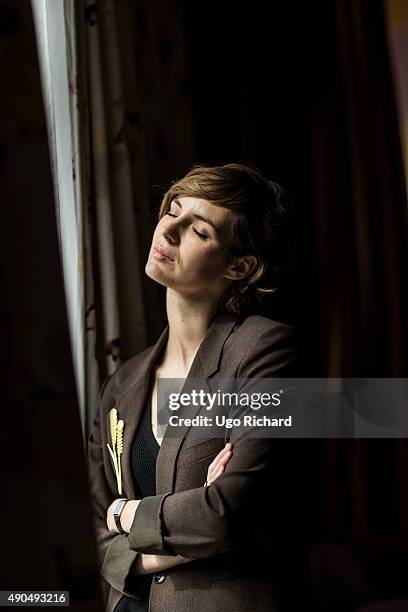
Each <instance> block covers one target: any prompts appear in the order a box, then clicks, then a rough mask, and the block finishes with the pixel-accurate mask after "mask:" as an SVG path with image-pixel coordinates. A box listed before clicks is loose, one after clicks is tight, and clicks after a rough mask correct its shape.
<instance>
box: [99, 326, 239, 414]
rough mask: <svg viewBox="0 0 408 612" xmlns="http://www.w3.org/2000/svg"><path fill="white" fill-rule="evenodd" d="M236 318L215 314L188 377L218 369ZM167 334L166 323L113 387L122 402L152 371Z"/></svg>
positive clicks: (118, 399)
mask: <svg viewBox="0 0 408 612" xmlns="http://www.w3.org/2000/svg"><path fill="white" fill-rule="evenodd" d="M237 319H238V317H237V316H234V315H231V314H219V315H216V316H215V317H214V319H213V320H212V322H211V325H210V327H209V328H208V331H207V333H206V335H205V336H204V338H203V340H202V342H201V344H200V346H199V349H198V351H197V353H196V356H195V358H194V360H193V363H192V365H191V368H190V371H189V373H188V375H187V378H199V377H204V378H209V377H210V376H211V375H212V374H214V372H216V371H217V370H218V366H219V362H220V358H221V351H222V348H223V346H224V343H225V341H226V339H227V338H228V336H229V334H230V333H231V331H232V329H233V327H234V325H235V323H236V322H237ZM168 335H169V326H168V325H167V326H166V327H165V329H164V330H163V331H162V333H161V334H160V337H159V338H158V340H157V342H156V343H155V344H154V345H153V346H152V347H151V348H150V349H149V350H148V352H147V354H146V356H145V358H144V359H143V360H141V361H140V363H139V364H138V366H137V367H136V368H135V369H134V370H133V372H132V373H131V374H130V375H129V376H128V377H127V378H125V380H124V381H122V382H121V383H120V385H118V387H116V388H113V389H112V392H111V393H112V395H113V397H114V398H115V399H116V400H117V401H118V402H120V403H121V402H122V401H123V399H124V398H125V397H126V396H127V395H128V394H129V393H132V395H133V393H134V391H135V387H138V386H139V384H140V382H141V379H142V378H145V377H146V376H149V375H150V374H151V371H152V369H153V366H154V364H155V363H156V361H157V358H158V356H159V354H160V352H161V351H162V349H163V347H164V345H165V343H166V342H167V338H168Z"/></svg>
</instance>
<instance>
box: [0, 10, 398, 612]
mask: <svg viewBox="0 0 408 612" xmlns="http://www.w3.org/2000/svg"><path fill="white" fill-rule="evenodd" d="M117 11H118V26H119V30H120V32H121V54H122V58H123V78H124V83H125V98H126V105H127V126H126V129H127V138H128V143H129V147H130V151H131V154H132V163H133V164H134V168H136V166H137V164H138V152H137V150H136V134H138V140H137V142H138V143H139V144H138V146H140V138H139V135H140V132H142V135H143V140H142V142H143V143H144V157H145V162H146V164H145V172H146V177H147V178H146V181H147V184H148V185H149V186H150V193H149V198H148V199H147V201H145V202H136V203H135V206H138V207H139V208H140V207H141V208H142V210H141V211H140V214H141V216H142V218H144V223H143V225H142V227H141V228H140V237H141V241H142V261H144V260H145V257H146V255H147V251H148V248H149V246H150V236H151V233H152V229H153V227H154V224H155V213H156V210H157V206H158V204H159V202H160V197H161V193H162V191H163V190H164V189H165V188H167V187H168V186H169V184H170V182H171V181H172V180H174V179H175V178H178V177H180V176H182V175H184V174H185V173H186V171H187V170H188V168H189V167H190V166H191V165H192V164H193V163H210V164H218V163H227V162H231V161H235V162H243V163H251V164H254V165H256V166H258V167H259V169H260V170H261V171H263V172H264V173H265V174H266V175H268V176H269V177H270V178H272V179H274V180H276V181H278V182H279V183H281V184H282V185H283V186H284V187H285V189H286V192H287V196H288V199H289V201H290V202H291V203H292V204H293V206H294V207H295V209H296V211H297V214H298V217H299V225H300V229H301V231H300V236H299V243H298V262H297V265H296V268H295V269H294V270H293V272H292V275H291V276H290V277H289V278H288V279H287V281H286V283H285V285H284V287H283V288H282V292H281V295H280V298H279V300H278V301H276V303H275V304H274V305H273V306H271V309H270V312H269V314H270V316H274V317H275V318H280V319H285V320H288V321H289V322H291V323H293V324H295V325H296V327H297V329H298V333H299V338H300V357H301V358H300V366H301V372H302V375H303V376H359V377H363V376H364V377H368V376H383V377H387V376H406V369H407V354H406V353H407V315H406V313H407V312H408V308H407V307H408V304H407V282H406V261H407V249H408V240H407V208H406V194H405V186H404V177H403V170H402V161H401V148H400V143H399V136H398V129H397V116H396V109H395V100H394V89H393V85H392V80H391V72H390V66H389V56H388V46H387V40H386V34H385V20H384V11H383V4H382V2H380V1H379V0H370V1H368V0H366V1H363V0H343V1H337V2H336V1H335V0H326V1H318V0H316V1H314V2H308V3H305V2H293V1H292V2H290V1H286V2H269V3H264V2H252V3H250V4H247V5H245V7H239V6H238V5H237V4H236V3H232V2H207V3H205V4H201V5H199V4H197V3H193V2H182V1H181V0H178V1H174V2H163V3H159V4H158V5H157V6H156V5H155V6H153V5H152V3H149V2H143V1H140V0H139V1H137V2H133V1H132V2H131V1H130V0H129V1H128V2H126V1H125V0H124V1H122V2H118V3H117ZM0 24H1V25H0V45H1V53H0V57H1V59H0V67H1V72H2V96H1V100H0V108H1V119H0V120H1V131H0V180H1V194H2V196H1V197H2V223H1V228H2V232H1V248H2V251H1V264H2V265H1V286H2V289H3V292H2V294H3V295H2V300H1V303H0V306H1V321H2V330H3V334H4V335H3V337H4V340H3V352H2V368H1V371H2V373H3V377H4V378H3V387H2V388H3V402H2V406H3V410H2V424H3V426H4V429H3V443H2V445H0V448H1V451H0V452H1V453H2V456H3V455H4V456H3V459H4V460H3V462H2V473H3V477H4V478H5V483H4V486H3V487H2V495H3V498H2V503H1V510H2V524H3V528H4V530H3V543H2V547H4V550H5V551H7V555H6V554H3V555H2V556H3V561H4V563H3V565H4V567H2V569H1V573H0V578H1V582H2V588H3V589H6V588H7V589H9V588H25V589H36V588H49V589H50V588H60V589H63V588H65V589H69V590H70V591H71V593H72V595H71V597H72V598H73V602H74V603H75V604H76V609H84V610H85V609H86V610H91V609H95V610H96V609H100V604H98V603H96V602H97V575H96V570H95V565H94V563H95V549H94V543H93V539H92V529H91V518H90V514H89V501H88V499H87V482H86V471H85V458H84V454H83V450H82V441H81V434H80V423H79V415H78V411H77V405H76V397H75V389H74V380H73V372H72V366H71V363H70V359H69V354H70V349H69V338H68V328H67V323H66V315H65V308H64V295H63V285H62V275H61V267H60V262H59V256H58V252H59V251H58V242H57V233H56V225H55V212H54V202H53V191H52V184H51V171H50V164H49V158H48V147H47V141H46V129H45V119H44V114H43V109H42V102H41V91H40V81H39V72H38V66H37V60H36V53H35V42H34V35H33V28H32V22H31V16H30V4H29V2H26V1H23V2H10V1H9V2H6V1H4V0H2V1H1V2H0ZM16 50H18V51H16ZM152 74H153V75H155V79H152V76H151V75H152ZM136 88H137V91H138V107H137V109H135V102H134V100H135V89H136ZM144 300H145V306H146V316H147V335H148V339H149V342H152V341H154V340H155V339H156V337H157V334H158V332H159V331H161V329H162V327H163V325H164V308H163V291H162V290H161V289H160V288H159V287H157V286H155V285H154V284H152V283H151V282H150V281H149V280H147V279H146V280H145V287H144ZM62 431H63V432H64V435H61V432H62ZM299 442H302V443H301V444H300V443H299V444H297V445H294V446H293V455H292V457H291V460H292V461H293V469H294V470H295V469H296V462H301V461H302V460H303V458H304V456H305V453H307V455H308V456H314V455H315V457H316V465H318V466H319V468H318V470H317V472H316V473H315V474H314V478H313V482H314V483H315V484H314V488H311V490H310V499H311V500H312V502H313V504H314V506H313V508H314V513H313V524H311V525H310V533H308V534H305V535H306V536H310V538H311V540H312V543H313V546H311V568H312V575H313V579H314V584H315V589H316V610H318V609H319V610H331V611H336V610H339V611H340V610H341V611H346V610H355V609H358V608H359V607H360V608H361V607H362V606H364V605H368V604H369V603H370V602H375V601H379V600H381V599H386V600H392V599H395V598H401V597H403V596H404V597H405V598H407V597H408V595H407V584H406V577H405V575H404V573H403V571H404V568H406V566H407V541H408V522H407V517H408V491H407V483H408V474H407V471H408V469H407V459H408V452H407V445H406V441H405V440H398V441H393V440H367V441H364V442H362V441H348V440H342V441H341V440H333V441H327V442H324V444H319V445H318V444H314V443H313V441H299ZM309 501H310V500H309ZM11 502H12V503H11ZM300 511H301V509H300ZM86 602H88V603H86ZM98 606H99V608H98ZM384 609H388V608H384ZM401 609H402V608H401Z"/></svg>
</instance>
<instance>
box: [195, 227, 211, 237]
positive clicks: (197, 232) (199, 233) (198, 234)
mask: <svg viewBox="0 0 408 612" xmlns="http://www.w3.org/2000/svg"><path fill="white" fill-rule="evenodd" d="M193 231H194V232H195V233H196V234H197V236H200V238H202V239H203V240H206V239H207V238H208V236H206V235H205V234H201V232H199V231H198V230H196V228H195V227H193Z"/></svg>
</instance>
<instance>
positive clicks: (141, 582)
mask: <svg viewBox="0 0 408 612" xmlns="http://www.w3.org/2000/svg"><path fill="white" fill-rule="evenodd" d="M113 376H114V375H111V376H110V377H108V379H106V380H105V382H104V383H103V385H102V387H101V392H100V401H99V409H98V412H97V415H96V417H95V419H94V421H93V425H92V431H91V434H90V436H89V438H88V474H89V482H90V497H91V504H92V511H93V520H94V525H95V534H96V545H97V552H98V558H99V570H100V574H101V576H102V578H103V579H104V580H105V581H106V583H108V584H109V585H111V586H112V587H113V588H114V589H116V590H117V591H120V592H121V593H123V594H124V595H128V596H130V597H135V598H138V597H141V596H142V595H143V593H144V589H145V587H146V585H147V582H148V580H149V576H148V575H140V574H136V573H134V571H133V563H134V561H135V560H136V557H137V555H138V554H139V553H138V552H136V551H134V550H130V549H129V544H128V537H127V536H126V535H123V534H114V533H112V532H111V531H109V529H108V527H107V524H106V513H107V510H108V507H109V506H110V504H111V503H112V502H113V500H114V499H115V498H116V497H117V494H114V493H112V491H111V490H110V487H109V485H108V482H107V479H106V475H105V468H104V461H103V452H102V441H101V440H102V434H101V413H103V414H104V412H102V407H103V404H104V402H106V401H109V389H110V385H111V384H112V382H113ZM104 586H106V585H104Z"/></svg>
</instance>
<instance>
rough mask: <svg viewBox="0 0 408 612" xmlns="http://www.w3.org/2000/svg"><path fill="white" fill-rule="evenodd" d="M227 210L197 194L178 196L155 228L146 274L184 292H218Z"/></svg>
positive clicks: (223, 281) (223, 283)
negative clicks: (200, 197)
mask: <svg viewBox="0 0 408 612" xmlns="http://www.w3.org/2000/svg"><path fill="white" fill-rule="evenodd" d="M229 218H230V217H229V211H228V210H227V209H226V208H221V207H219V206H215V205H214V204H211V203H210V202H208V201H207V200H201V199H199V198H193V197H187V196H179V197H176V198H175V199H173V201H172V202H171V205H170V208H169V210H168V212H167V214H165V215H164V216H163V217H162V218H161V219H160V221H159V223H158V224H157V227H156V229H155V232H154V235H153V240H152V245H151V247H150V252H149V257H148V260H147V264H146V268H145V270H146V274H147V275H148V276H150V278H152V279H153V280H155V281H157V282H158V283H160V284H162V285H165V286H166V287H171V288H172V289H175V290H176V291H179V292H181V293H184V294H189V295H193V294H196V293H198V292H203V291H205V292H206V295H207V296H208V297H210V296H211V295H214V297H215V296H218V297H219V295H220V293H222V292H223V291H225V289H226V288H227V287H228V285H229V284H230V283H231V281H229V280H228V278H227V277H226V276H225V274H228V271H229V267H230V264H231V257H229V256H228V245H229V243H228V236H229V231H228V229H229V228H228V225H229Z"/></svg>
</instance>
